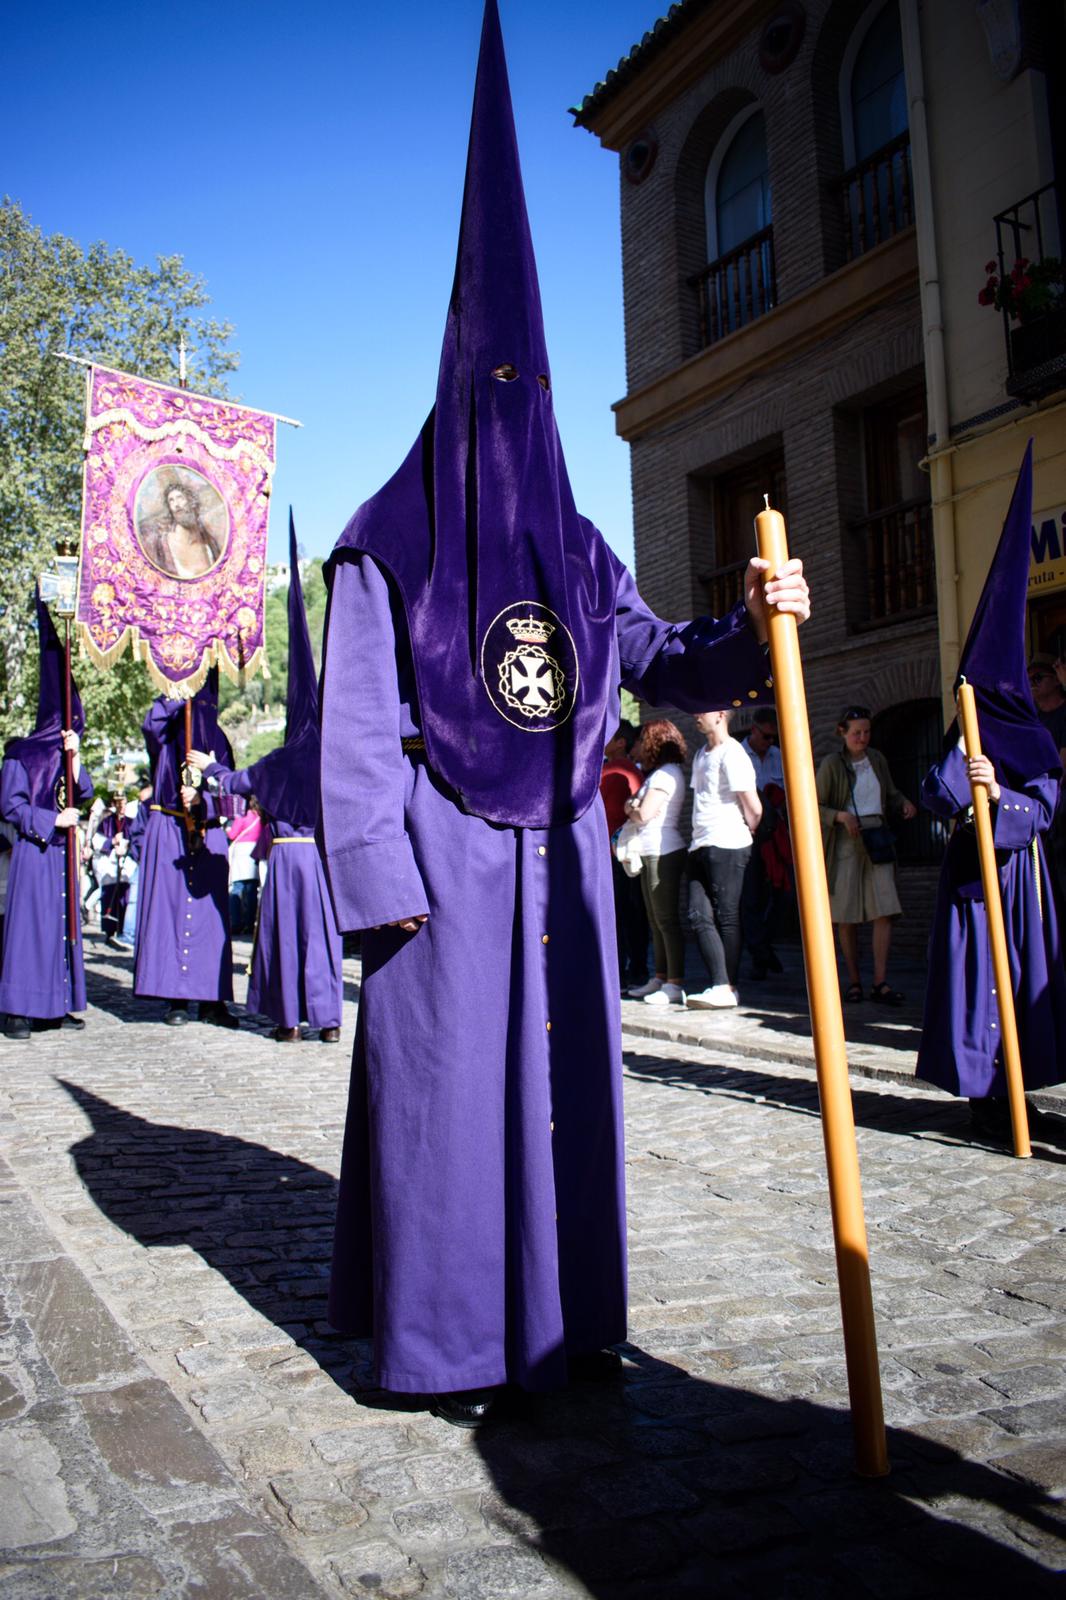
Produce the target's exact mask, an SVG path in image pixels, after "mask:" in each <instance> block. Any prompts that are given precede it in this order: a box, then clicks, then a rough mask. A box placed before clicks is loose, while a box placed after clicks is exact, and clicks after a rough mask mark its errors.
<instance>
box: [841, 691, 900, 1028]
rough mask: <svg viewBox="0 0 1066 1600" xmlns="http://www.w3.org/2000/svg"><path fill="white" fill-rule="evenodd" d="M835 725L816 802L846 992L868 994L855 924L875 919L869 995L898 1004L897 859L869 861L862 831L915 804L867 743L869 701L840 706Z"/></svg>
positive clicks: (853, 995)
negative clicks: (893, 961) (834, 748)
mask: <svg viewBox="0 0 1066 1600" xmlns="http://www.w3.org/2000/svg"><path fill="white" fill-rule="evenodd" d="M836 731H837V734H838V736H839V737H840V739H841V741H842V744H841V748H840V751H839V752H838V753H837V754H835V755H830V756H826V758H825V760H824V761H823V762H822V764H821V766H820V767H819V768H818V804H819V809H820V811H821V817H822V845H823V848H824V849H825V868H826V876H827V878H828V880H829V904H830V911H831V914H832V918H833V921H834V922H835V923H836V926H837V932H838V934H839V937H840V949H841V953H842V955H843V957H844V965H845V966H846V968H847V972H848V987H847V989H846V990H845V991H844V999H845V1000H861V999H862V998H863V988H862V979H861V978H860V976H859V929H858V925H859V923H860V922H872V923H873V961H874V981H873V988H872V989H871V990H870V999H871V1000H876V1001H877V1002H878V1003H879V1004H880V1005H887V1006H898V1005H901V1004H902V1002H903V996H902V994H900V992H899V990H898V989H893V988H892V987H891V985H890V984H889V983H888V981H887V978H886V970H887V967H888V952H889V948H890V946H891V943H892V918H893V917H898V916H899V914H900V911H901V909H902V908H901V906H900V903H899V895H898V894H897V893H896V870H895V865H894V863H893V862H891V861H887V862H875V861H872V860H871V859H870V855H869V853H868V851H867V849H866V847H865V846H864V844H863V835H864V834H866V833H868V832H869V830H870V829H872V828H883V827H884V826H885V824H886V823H887V822H888V821H889V819H892V820H896V819H902V820H903V821H904V822H906V821H908V820H909V819H910V818H911V817H913V816H916V815H917V807H916V806H914V805H913V804H912V803H911V801H910V800H908V799H907V797H906V796H905V795H904V794H902V793H901V792H900V790H899V789H897V788H896V785H895V783H894V782H893V780H892V774H891V772H890V771H889V770H888V762H887V761H886V760H885V758H884V756H883V755H882V754H881V752H880V751H879V750H871V749H870V713H869V710H868V709H867V708H866V707H865V706H849V707H847V708H846V709H845V710H844V711H842V712H841V713H840V721H839V722H838V723H837V730H836Z"/></svg>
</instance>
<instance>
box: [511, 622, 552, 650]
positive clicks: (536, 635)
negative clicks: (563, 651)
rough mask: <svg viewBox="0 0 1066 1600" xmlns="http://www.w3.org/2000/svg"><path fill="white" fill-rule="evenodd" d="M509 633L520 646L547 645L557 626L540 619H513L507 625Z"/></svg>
mask: <svg viewBox="0 0 1066 1600" xmlns="http://www.w3.org/2000/svg"><path fill="white" fill-rule="evenodd" d="M507 631H508V632H509V633H511V634H513V635H514V637H515V638H516V639H517V640H518V642H519V644H547V642H548V640H549V639H550V638H551V636H552V634H553V633H554V632H555V626H554V624H553V623H551V622H543V621H541V619H540V618H539V617H512V618H511V620H510V621H509V622H508V623H507Z"/></svg>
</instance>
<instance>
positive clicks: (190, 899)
mask: <svg viewBox="0 0 1066 1600" xmlns="http://www.w3.org/2000/svg"><path fill="white" fill-rule="evenodd" d="M192 724H193V726H192V742H193V744H194V746H196V747H197V748H198V749H201V750H214V751H215V753H216V755H218V756H219V758H220V760H222V761H224V762H225V764H226V766H228V767H232V765H233V752H232V750H231V749H230V745H229V740H228V739H227V738H226V735H225V734H224V733H223V732H222V729H221V728H220V727H219V725H218V672H217V670H212V672H211V674H210V676H209V678H208V681H207V683H205V684H204V686H203V688H202V689H200V690H199V691H198V692H197V694H196V695H195V696H194V697H193V702H192ZM143 728H144V742H145V745H146V747H147V750H148V759H149V762H150V764H151V769H152V799H151V802H150V804H149V806H148V814H147V817H146V819H145V825H144V832H143V834H141V835H140V837H139V838H135V840H134V841H132V844H133V848H134V849H135V852H136V858H137V862H138V872H139V889H138V910H137V954H136V960H135V963H134V973H133V992H134V994H136V995H139V996H149V995H151V996H157V997H158V998H160V999H165V1000H170V1001H179V1002H181V1003H182V1005H184V1004H185V1003H186V1002H188V1001H189V1000H199V1001H200V1002H201V1008H200V1014H201V1016H204V1015H205V1009H204V1008H205V1006H206V1007H207V1008H208V1012H207V1014H208V1015H210V1017H211V1018H212V1019H214V1018H216V1017H225V1016H226V1015H227V1013H225V1012H224V1011H222V1010H221V1009H220V1008H221V1007H222V1006H223V1005H224V1003H225V1002H226V1001H227V1000H232V998H233V958H232V954H231V951H230V938H229V847H228V844H227V840H226V835H225V832H224V831H223V829H222V828H221V827H220V826H219V825H218V823H219V817H218V807H217V802H216V801H215V800H214V799H213V797H211V796H210V795H204V796H202V798H201V800H200V802H199V804H198V806H197V808H196V813H195V814H196V817H197V821H198V831H197V833H196V834H195V835H193V834H190V832H189V830H188V828H187V827H186V823H185V818H184V815H183V813H182V805H181V768H182V763H183V762H184V760H185V701H184V700H168V699H166V698H165V697H164V696H162V695H161V696H160V697H159V698H158V699H156V700H153V701H152V704H151V705H150V706H149V708H148V714H147V716H146V717H145V719H144V724H143ZM176 1011H177V1012H178V1014H179V1015H180V1007H174V1006H172V1007H171V1010H170V1013H168V1016H170V1017H171V1018H172V1020H173V1016H174V1013H175V1012H176Z"/></svg>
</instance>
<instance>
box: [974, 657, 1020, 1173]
mask: <svg viewBox="0 0 1066 1600" xmlns="http://www.w3.org/2000/svg"><path fill="white" fill-rule="evenodd" d="M958 705H959V721H960V723H961V724H962V733H963V737H964V739H965V740H966V754H967V755H968V756H979V755H980V754H981V753H982V752H981V729H980V727H979V725H978V721H977V701H976V699H975V697H974V692H973V684H972V683H967V682H966V681H965V679H964V680H963V682H962V683H960V684H959V700H958ZM970 793H971V795H972V796H973V820H974V827H975V828H976V830H977V854H978V857H979V859H980V862H981V887H982V889H983V890H984V896H985V920H986V923H987V926H988V943H989V947H990V950H991V953H992V971H993V972H994V974H995V979H996V988H995V996H996V1006H997V1007H998V1010H999V1037H1000V1041H1001V1043H1002V1046H1003V1070H1004V1072H1005V1074H1006V1078H1007V1099H1008V1101H1009V1102H1010V1124H1011V1134H1012V1137H1013V1140H1014V1154H1015V1155H1016V1156H1018V1157H1019V1159H1020V1160H1024V1159H1025V1157H1026V1156H1030V1155H1032V1153H1033V1152H1032V1148H1031V1146H1030V1144H1029V1114H1028V1112H1027V1110H1026V1106H1025V1082H1024V1080H1023V1078H1022V1056H1021V1050H1020V1048H1019V1045H1018V1019H1017V1016H1016V1014H1015V1010H1014V984H1013V981H1012V979H1011V972H1010V960H1009V958H1008V955H1007V934H1006V929H1005V927H1004V924H1003V894H1002V889H1001V886H1000V881H999V868H998V867H997V866H996V845H995V840H994V838H993V835H992V818H991V817H990V816H989V813H988V789H987V787H986V785H985V784H983V783H973V782H971V784H970Z"/></svg>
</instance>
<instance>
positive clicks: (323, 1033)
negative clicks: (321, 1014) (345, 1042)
mask: <svg viewBox="0 0 1066 1600" xmlns="http://www.w3.org/2000/svg"><path fill="white" fill-rule="evenodd" d="M340 1036H341V1030H340V1029H339V1028H321V1029H319V1034H318V1037H319V1039H321V1041H322V1043H323V1044H338V1043H339V1042H340Z"/></svg>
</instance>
